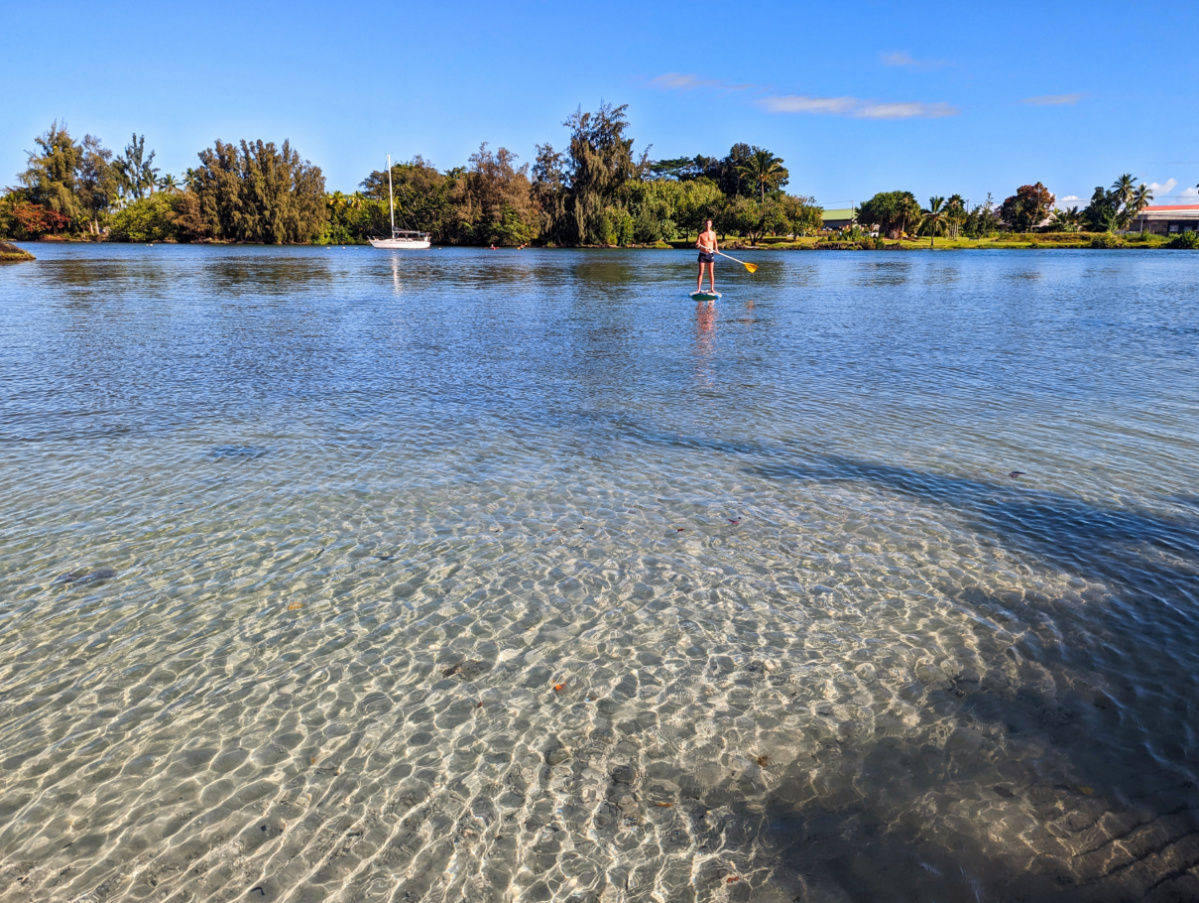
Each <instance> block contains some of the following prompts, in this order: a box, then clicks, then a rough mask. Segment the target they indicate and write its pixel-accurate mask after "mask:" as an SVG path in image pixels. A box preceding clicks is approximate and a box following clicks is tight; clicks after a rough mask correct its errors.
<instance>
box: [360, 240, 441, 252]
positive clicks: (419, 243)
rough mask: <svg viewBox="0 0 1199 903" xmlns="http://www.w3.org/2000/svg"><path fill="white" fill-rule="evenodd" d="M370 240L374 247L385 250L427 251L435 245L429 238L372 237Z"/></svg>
mask: <svg viewBox="0 0 1199 903" xmlns="http://www.w3.org/2000/svg"><path fill="white" fill-rule="evenodd" d="M370 242H371V247H372V248H382V249H383V250H384V251H427V250H429V248H431V247H433V242H431V241H429V239H427V238H372V239H371V240H370Z"/></svg>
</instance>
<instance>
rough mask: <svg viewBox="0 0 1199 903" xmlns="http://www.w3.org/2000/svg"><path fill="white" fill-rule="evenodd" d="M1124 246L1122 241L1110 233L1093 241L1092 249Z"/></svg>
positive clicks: (1102, 234) (1101, 235)
mask: <svg viewBox="0 0 1199 903" xmlns="http://www.w3.org/2000/svg"><path fill="white" fill-rule="evenodd" d="M1122 246H1123V245H1122V244H1121V242H1120V239H1118V238H1116V236H1114V235H1112V233H1110V232H1103V233H1101V234H1099V235H1096V236H1095V237H1094V238H1092V239H1091V247H1092V248H1119V247H1122Z"/></svg>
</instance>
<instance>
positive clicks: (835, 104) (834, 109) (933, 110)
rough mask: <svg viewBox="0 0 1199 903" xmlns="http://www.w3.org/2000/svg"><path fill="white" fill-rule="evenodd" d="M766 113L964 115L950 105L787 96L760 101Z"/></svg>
mask: <svg viewBox="0 0 1199 903" xmlns="http://www.w3.org/2000/svg"><path fill="white" fill-rule="evenodd" d="M757 105H758V107H759V108H760V109H763V110H765V111H766V112H767V113H810V114H815V115H818V116H849V117H851V118H854V119H939V118H942V117H945V116H956V115H958V113H960V112H961V110H959V109H958V108H957V107H954V106H950V105H949V104H947V103H919V102H909V103H888V102H883V101H876V100H862V99H861V98H857V97H809V96H807V95H805V94H786V95H782V96H778V97H763V98H762V99H761V100H759V101H757Z"/></svg>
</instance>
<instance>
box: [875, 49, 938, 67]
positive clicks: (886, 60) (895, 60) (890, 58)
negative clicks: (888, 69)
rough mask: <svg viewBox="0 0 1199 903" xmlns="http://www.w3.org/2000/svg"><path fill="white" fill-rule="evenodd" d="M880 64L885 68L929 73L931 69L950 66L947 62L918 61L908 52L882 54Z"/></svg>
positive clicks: (895, 51) (894, 51)
mask: <svg viewBox="0 0 1199 903" xmlns="http://www.w3.org/2000/svg"><path fill="white" fill-rule="evenodd" d="M878 58H879V62H881V63H882V64H883V65H884V66H903V67H904V68H907V69H917V70H920V71H922V72H927V71H928V70H929V69H943V68H945V67H946V66H948V65H949V63H947V62H945V60H918V59H916V58H915V57H913V56H912V55H911V54H910V53H908V52H907V51H906V50H893V51H891V52H890V53H880V54H879V57H878Z"/></svg>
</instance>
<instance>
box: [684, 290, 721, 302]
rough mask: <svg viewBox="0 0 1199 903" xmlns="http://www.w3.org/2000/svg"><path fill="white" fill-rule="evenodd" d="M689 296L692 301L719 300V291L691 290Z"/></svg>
mask: <svg viewBox="0 0 1199 903" xmlns="http://www.w3.org/2000/svg"><path fill="white" fill-rule="evenodd" d="M689 297H690V298H691V300H692V301H719V300H720V292H692V293H691V294H690V296H689Z"/></svg>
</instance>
